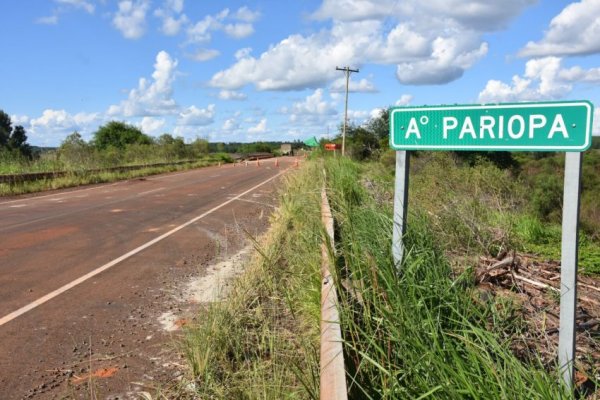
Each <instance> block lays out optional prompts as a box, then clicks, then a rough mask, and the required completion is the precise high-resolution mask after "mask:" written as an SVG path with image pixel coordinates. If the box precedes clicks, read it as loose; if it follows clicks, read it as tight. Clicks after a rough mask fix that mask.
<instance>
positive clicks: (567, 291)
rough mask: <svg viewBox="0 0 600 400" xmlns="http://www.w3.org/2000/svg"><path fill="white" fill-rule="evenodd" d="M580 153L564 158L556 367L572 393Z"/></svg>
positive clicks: (567, 155)
mask: <svg viewBox="0 0 600 400" xmlns="http://www.w3.org/2000/svg"><path fill="white" fill-rule="evenodd" d="M581 160H582V156H581V153H566V154H565V187H564V197H563V215H562V244H561V251H560V256H561V263H560V325H559V335H558V364H559V366H560V369H561V373H562V377H563V381H564V382H565V384H566V385H567V387H568V388H569V390H572V389H573V387H572V386H573V377H574V376H575V375H574V374H575V330H576V325H575V322H576V321H575V315H576V311H577V256H578V254H577V253H578V248H579V229H578V228H579V193H580V187H581V186H580V182H581Z"/></svg>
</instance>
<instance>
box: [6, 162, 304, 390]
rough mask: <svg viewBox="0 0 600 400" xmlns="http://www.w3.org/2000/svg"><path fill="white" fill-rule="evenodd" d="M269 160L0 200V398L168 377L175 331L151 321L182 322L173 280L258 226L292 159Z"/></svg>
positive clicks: (193, 273)
mask: <svg viewBox="0 0 600 400" xmlns="http://www.w3.org/2000/svg"><path fill="white" fill-rule="evenodd" d="M279 163H280V165H279V166H276V165H275V160H261V162H260V167H259V166H257V165H256V162H251V163H250V164H249V165H248V166H244V165H243V164H242V165H238V166H236V167H233V166H232V165H231V164H229V165H225V166H222V167H210V168H204V169H199V170H193V171H186V172H181V173H173V174H165V175H157V176H152V177H147V178H144V179H137V180H131V181H125V182H118V183H114V184H105V185H97V186H91V187H84V188H77V189H70V190H61V191H54V192H52V193H49V194H41V195H37V196H28V197H19V198H12V199H0V288H1V292H0V398H1V399H21V398H36V399H37V398H40V399H46V398H62V397H67V398H73V397H74V398H90V397H94V396H95V397H98V398H114V399H124V398H137V397H135V396H137V394H138V393H139V392H142V391H147V392H150V393H152V392H153V389H154V388H156V387H157V386H158V385H159V383H160V384H164V382H169V381H170V382H177V381H178V379H180V376H181V368H180V365H181V364H182V363H183V362H182V361H181V360H180V359H178V356H177V352H176V351H175V350H173V349H172V348H170V346H169V344H170V343H172V342H174V340H173V339H174V338H176V336H177V334H178V333H177V332H179V331H180V330H179V331H177V330H174V331H173V324H172V325H171V327H170V328H169V329H170V330H165V329H166V328H165V324H164V321H163V320H161V318H162V319H165V316H167V317H173V316H175V317H177V316H179V317H181V319H180V320H176V321H175V324H174V326H175V329H176V328H177V327H178V326H180V325H184V324H185V323H186V321H187V320H186V319H184V318H183V317H182V315H184V314H185V313H187V315H188V317H189V318H193V317H191V315H195V314H194V311H197V309H198V307H199V306H198V305H196V306H194V305H193V304H192V305H187V306H186V305H185V304H183V303H182V299H181V296H182V293H183V292H182V290H183V289H182V285H183V283H185V282H186V281H188V280H190V279H192V278H194V277H198V276H202V275H203V274H206V273H207V272H206V268H207V267H208V266H209V265H210V264H214V263H215V262H216V261H219V260H222V259H226V258H227V257H229V256H231V255H233V254H236V252H238V251H239V250H240V249H242V248H243V247H244V246H245V245H246V244H247V238H248V234H250V235H258V234H260V233H261V232H263V231H264V230H265V229H266V227H267V226H268V215H269V214H270V213H271V212H272V210H273V207H274V206H275V201H276V200H275V195H274V193H275V191H276V189H277V187H278V183H279V182H280V178H281V175H282V173H283V172H284V171H285V170H286V169H287V168H289V167H292V166H293V164H294V163H295V159H292V158H284V159H280V161H279ZM167 319H168V318H167ZM171 319H172V318H171ZM171 322H172V321H171ZM172 331H173V332H172Z"/></svg>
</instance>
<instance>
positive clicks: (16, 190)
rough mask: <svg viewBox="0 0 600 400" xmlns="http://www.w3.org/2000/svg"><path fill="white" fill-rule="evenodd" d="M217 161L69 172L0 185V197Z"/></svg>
mask: <svg viewBox="0 0 600 400" xmlns="http://www.w3.org/2000/svg"><path fill="white" fill-rule="evenodd" d="M218 162H219V161H218V160H214V159H203V160H199V161H197V162H194V163H189V164H181V165H163V166H155V167H148V168H141V169H136V170H132V171H122V172H117V171H99V172H86V171H71V172H70V173H68V174H67V175H65V176H61V177H56V178H54V179H43V180H37V181H28V182H21V183H17V184H8V183H0V196H12V195H19V194H25V193H35V192H41V191H46V190H54V189H62V188H68V187H74V186H82V185H89V184H96V183H107V182H116V181H120V180H126V179H135V178H140V177H144V176H150V175H156V174H162V173H166V172H174V171H183V170H188V169H193V168H202V167H206V166H210V165H215V164H217V163H218Z"/></svg>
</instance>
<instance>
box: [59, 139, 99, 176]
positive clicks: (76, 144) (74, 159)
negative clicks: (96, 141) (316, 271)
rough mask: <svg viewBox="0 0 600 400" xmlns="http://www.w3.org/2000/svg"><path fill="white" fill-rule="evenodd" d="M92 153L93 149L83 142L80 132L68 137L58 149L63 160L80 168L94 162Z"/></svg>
mask: <svg viewBox="0 0 600 400" xmlns="http://www.w3.org/2000/svg"><path fill="white" fill-rule="evenodd" d="M92 153H93V151H92V148H91V147H90V145H89V144H87V142H86V141H85V140H83V138H82V137H81V135H80V134H79V132H73V133H71V134H70V135H69V136H67V137H66V138H65V139H64V140H63V141H62V143H61V145H60V147H59V148H58V156H59V157H60V158H61V160H63V161H65V162H67V163H69V164H71V165H73V166H76V167H80V168H83V167H84V166H85V165H86V164H88V163H90V162H91V161H92V160H91V158H92Z"/></svg>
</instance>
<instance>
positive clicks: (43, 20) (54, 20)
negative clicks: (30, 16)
mask: <svg viewBox="0 0 600 400" xmlns="http://www.w3.org/2000/svg"><path fill="white" fill-rule="evenodd" d="M35 23H36V24H42V25H56V24H58V15H50V16H48V17H40V18H38V19H36V20H35Z"/></svg>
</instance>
